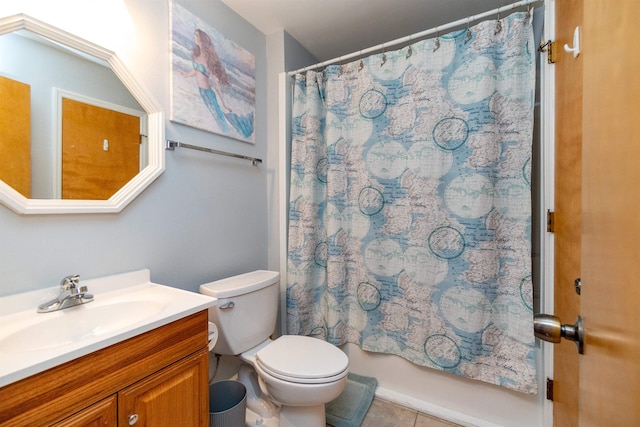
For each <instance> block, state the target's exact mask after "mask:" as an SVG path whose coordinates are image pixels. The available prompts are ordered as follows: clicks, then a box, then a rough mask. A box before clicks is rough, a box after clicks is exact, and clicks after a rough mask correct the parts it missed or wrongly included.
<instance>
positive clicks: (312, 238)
mask: <svg viewBox="0 0 640 427" xmlns="http://www.w3.org/2000/svg"><path fill="white" fill-rule="evenodd" d="M534 53H535V46H534V42H533V33H532V28H531V22H530V16H529V14H527V13H514V14H512V15H511V16H509V17H507V18H504V19H502V21H500V22H499V21H485V22H482V23H480V24H478V25H476V26H472V27H471V28H468V29H463V30H461V31H457V32H453V33H450V34H447V35H443V36H440V37H437V38H434V39H429V40H424V41H421V42H417V43H414V44H413V45H412V46H411V48H408V47H405V48H402V49H400V50H397V51H394V52H385V53H384V54H377V55H373V56H370V57H367V58H363V59H362V60H356V61H354V62H352V63H349V64H344V65H342V66H338V65H335V66H330V67H328V68H327V69H326V70H324V71H323V72H314V71H309V72H307V73H306V74H304V75H302V74H299V75H296V76H295V85H294V102H293V107H292V110H293V113H292V128H293V129H292V133H293V139H292V154H291V186H290V191H291V193H290V203H289V248H288V277H287V325H288V331H287V332H288V333H290V334H302V335H314V336H319V337H323V338H324V339H326V340H327V341H329V342H331V343H334V344H343V343H347V342H349V343H355V344H358V345H359V346H360V347H361V348H362V349H364V350H366V351H371V352H380V353H390V354H395V355H398V356H401V357H403V358H405V359H407V360H409V361H411V362H413V363H416V364H418V365H423V366H428V367H432V368H435V369H440V370H443V371H447V372H450V373H454V374H457V375H462V376H465V377H468V378H473V379H477V380H482V381H486V382H489V383H493V384H498V385H501V386H504V387H508V388H510V389H513V390H517V391H520V392H525V393H536V388H537V386H536V373H535V361H534V337H533V327H532V322H533V314H532V296H533V295H532V280H531V253H530V252H531V181H530V167H531V144H532V131H533V104H534V81H535V63H534Z"/></svg>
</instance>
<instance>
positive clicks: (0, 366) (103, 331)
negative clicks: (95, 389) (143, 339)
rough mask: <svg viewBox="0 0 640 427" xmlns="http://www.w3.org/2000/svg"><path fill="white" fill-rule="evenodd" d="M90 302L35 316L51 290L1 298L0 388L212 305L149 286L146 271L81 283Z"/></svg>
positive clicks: (51, 294) (177, 291)
mask: <svg viewBox="0 0 640 427" xmlns="http://www.w3.org/2000/svg"><path fill="white" fill-rule="evenodd" d="M81 284H82V285H83V286H87V287H88V288H89V290H88V292H90V293H91V294H93V296H94V300H93V302H90V303H86V304H82V305H79V306H75V307H71V308H67V309H64V310H59V311H54V312H51V313H37V312H36V308H37V306H38V305H39V304H40V303H42V302H44V301H45V300H48V299H51V298H52V297H54V296H55V293H57V289H56V288H51V289H48V290H44V291H33V292H27V293H24V294H20V295H12V296H9V297H4V298H0V387H2V386H4V385H7V384H9V383H11V382H14V381H18V380H20V379H22V378H25V377H27V376H29V375H33V374H34V373H37V372H41V371H43V370H45V369H48V368H51V367H53V366H56V365H58V364H61V363H64V362H67V361H70V360H72V359H74V358H76V357H80V356H83V355H85V354H88V353H91V352H93V351H95V350H99V349H101V348H104V347H107V346H109V345H112V344H115V343H117V342H119V341H122V340H125V339H128V338H131V337H133V336H136V335H139V334H141V333H144V332H147V331H150V330H151V329H154V328H157V327H159V326H163V325H166V324H168V323H170V322H173V321H175V320H178V319H180V318H182V317H185V316H188V315H190V314H194V313H197V312H198V311H201V310H205V309H207V308H208V307H211V306H213V305H215V304H216V299H215V298H211V297H208V296H205V295H201V294H198V293H195V292H188V291H184V290H181V289H177V288H172V287H169V286H163V285H158V284H155V283H151V282H150V274H149V270H141V271H137V272H133V273H126V274H120V275H115V276H109V277H104V278H100V279H92V280H85V281H81Z"/></svg>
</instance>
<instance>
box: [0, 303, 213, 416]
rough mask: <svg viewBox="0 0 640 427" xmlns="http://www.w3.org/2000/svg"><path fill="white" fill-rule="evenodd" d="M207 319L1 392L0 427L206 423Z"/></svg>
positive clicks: (189, 320) (183, 322) (168, 328)
mask: <svg viewBox="0 0 640 427" xmlns="http://www.w3.org/2000/svg"><path fill="white" fill-rule="evenodd" d="M207 317H208V315H207V311H206V310H205V311H201V312H199V313H196V314H193V315H191V316H187V317H185V318H183V319H180V320H177V321H175V322H172V323H170V324H168V325H165V326H162V327H159V328H156V329H154V330H152V331H149V332H146V333H144V334H141V335H138V336H136V337H133V338H130V339H128V340H126V341H122V342H120V343H117V344H114V345H112V346H110V347H107V348H105V349H102V350H98V351H96V352H94V353H91V354H88V355H86V356H83V357H80V358H78V359H75V360H72V361H70V362H67V363H64V364H62V365H60V366H57V367H54V368H51V369H49V370H47V371H44V372H42V373H40V374H36V375H33V376H31V377H28V378H25V379H23V380H21V381H18V382H15V383H12V384H9V385H7V386H5V387H2V388H0V426H49V425H53V426H55V427H62V426H64V427H77V426H83V427H87V426H92V427H93V426H95V427H98V426H100V427H107V426H109V427H111V426H128V425H135V426H146V427H163V426H167V427H169V426H181V427H183V426H184V427H191V426H193V427H199V426H206V425H208V423H209V384H208V366H209V356H208V348H207V335H208V331H207V329H208V328H207ZM133 421H135V423H133Z"/></svg>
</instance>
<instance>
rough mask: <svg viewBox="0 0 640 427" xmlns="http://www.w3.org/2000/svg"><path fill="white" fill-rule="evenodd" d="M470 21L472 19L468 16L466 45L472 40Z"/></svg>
mask: <svg viewBox="0 0 640 427" xmlns="http://www.w3.org/2000/svg"><path fill="white" fill-rule="evenodd" d="M469 19H470V17H468V16H467V33H466V34H465V36H464V44H467V43H468V42H469V40H471V28H469Z"/></svg>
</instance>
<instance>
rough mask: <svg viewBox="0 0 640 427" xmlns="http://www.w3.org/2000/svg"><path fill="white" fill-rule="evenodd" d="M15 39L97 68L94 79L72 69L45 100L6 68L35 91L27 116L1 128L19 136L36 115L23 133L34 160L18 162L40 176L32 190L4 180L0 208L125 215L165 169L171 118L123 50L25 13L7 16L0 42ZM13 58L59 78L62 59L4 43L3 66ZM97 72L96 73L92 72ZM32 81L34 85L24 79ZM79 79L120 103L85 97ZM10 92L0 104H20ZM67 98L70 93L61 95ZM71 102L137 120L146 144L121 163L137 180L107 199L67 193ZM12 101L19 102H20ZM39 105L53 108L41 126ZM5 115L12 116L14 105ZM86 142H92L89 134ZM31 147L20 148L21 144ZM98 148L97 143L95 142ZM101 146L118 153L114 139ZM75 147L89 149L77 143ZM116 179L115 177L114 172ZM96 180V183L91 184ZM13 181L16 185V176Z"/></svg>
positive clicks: (129, 179) (92, 93)
mask: <svg viewBox="0 0 640 427" xmlns="http://www.w3.org/2000/svg"><path fill="white" fill-rule="evenodd" d="M14 36H17V37H18V38H22V39H29V42H31V43H33V42H34V40H35V43H38V44H40V45H47V47H46V48H47V49H51V50H52V51H56V50H57V51H63V52H64V54H65V55H67V56H73V57H75V60H78V61H79V62H78V64H79V65H78V68H80V67H86V68H87V70H93V71H89V73H90V74H87V77H86V78H85V77H78V76H72V75H71V73H68V72H67V73H66V78H62V79H61V80H62V81H61V82H56V83H55V84H53V85H51V84H49V83H48V84H49V86H47V87H46V89H45V90H44V95H43V96H42V98H45V99H39V98H38V99H36V93H35V92H38V93H40V92H42V90H38V89H35V85H34V86H33V87H34V89H33V92H34V93H30V92H29V90H30V89H31V87H30V85H29V79H27V78H24V79H23V78H22V77H21V76H19V75H15V74H14V72H13V71H11V70H9V71H6V70H5V71H3V70H2V69H1V68H0V78H8V80H10V81H11V83H13V82H17V84H18V85H25V86H27V95H26V99H27V101H26V102H27V103H28V104H29V106H28V107H29V108H27V110H26V111H27V113H26V114H18V115H17V116H16V119H15V120H14V119H9V120H7V119H6V118H7V117H8V116H9V115H8V114H6V117H5V120H4V121H3V120H2V117H0V129H2V128H4V129H5V130H6V129H8V130H9V131H10V132H13V131H14V130H15V129H14V128H17V127H18V126H17V121H18V120H19V121H25V120H26V119H25V116H28V117H29V118H30V120H26V124H23V126H24V127H26V128H28V129H27V131H26V134H27V135H26V139H25V137H24V136H23V137H22V138H23V139H22V140H21V141H24V140H26V141H29V143H28V144H29V150H27V151H26V153H27V154H26V155H23V157H26V158H28V160H25V161H26V162H29V163H28V164H25V165H23V166H20V164H18V166H16V167H17V169H20V168H22V169H23V170H26V171H27V175H29V176H30V177H34V179H31V178H29V183H28V184H26V187H28V188H27V189H26V190H23V189H20V188H18V187H19V185H14V184H12V185H10V184H9V183H7V182H5V181H4V180H0V203H2V204H4V205H5V206H7V207H8V208H10V209H12V210H13V211H15V212H17V213H20V214H64V213H91V212H95V213H109V212H120V211H121V210H122V209H123V208H124V207H125V206H127V205H128V204H129V203H130V202H131V201H132V200H133V199H135V197H136V196H137V195H138V194H140V192H142V191H143V190H144V189H145V188H146V187H147V186H148V185H149V184H151V182H153V181H154V180H155V179H156V178H157V177H158V176H159V175H160V174H161V173H162V172H163V171H164V115H163V113H162V111H161V109H160V107H159V106H158V105H157V104H156V102H155V101H154V100H153V99H152V98H151V97H150V96H149V95H148V94H147V93H145V91H144V90H143V89H142V87H141V86H140V85H139V84H138V83H137V82H136V81H135V79H134V78H133V77H132V76H131V74H130V73H129V71H128V70H127V69H126V67H125V65H124V64H123V63H122V62H121V60H120V59H119V58H118V57H117V56H116V55H115V53H114V52H112V51H110V50H108V49H105V48H103V47H101V46H98V45H96V44H94V43H92V42H89V41H87V40H84V39H82V38H79V37H77V36H75V35H73V34H70V33H68V32H66V31H63V30H60V29H58V28H56V27H54V26H51V25H49V24H47V23H44V22H42V21H39V20H37V19H35V18H32V17H30V16H27V15H24V14H19V15H13V16H9V17H5V18H0V41H2V38H3V37H4V38H8V37H14ZM14 50H15V48H14ZM7 55H16V56H17V55H21V56H23V57H26V61H30V63H31V66H30V67H31V68H36V69H37V70H39V72H41V73H50V74H53V70H55V69H56V67H57V66H58V64H57V62H56V61H53V60H52V61H53V62H51V63H49V62H47V61H46V60H44V59H43V57H42V56H40V55H38V56H33V57H30V56H28V55H26V54H25V52H24V51H18V52H15V51H14V52H12V51H11V49H10V48H3V44H2V43H0V62H3V63H8V62H9V61H7V60H6V59H5V58H7ZM23 59H24V58H23ZM28 63H29V62H28ZM64 67H69V65H64V66H61V68H63V69H64ZM91 67H94V68H93V69H92V68H91ZM68 69H69V68H67V70H68ZM96 70H97V71H96ZM74 71H75V68H74ZM98 75H105V79H111V80H113V81H103V80H99V81H98V80H97V78H98V77H97V76H98ZM109 75H110V76H109ZM24 80H27V81H26V82H24ZM74 82H75V83H78V82H82V84H83V85H92V84H93V85H94V86H96V87H100V90H102V92H105V91H107V92H109V93H108V95H109V96H106V97H108V98H113V99H99V98H101V96H100V95H96V94H100V90H97V91H96V90H88V91H87V92H88V93H78V92H77V91H78V89H76V87H78V85H76V86H73V84H72V83H74ZM3 92H4V94H3V95H2V96H1V97H0V102H2V98H9V99H12V98H11V96H13V95H11V96H8V95H9V94H10V93H11V94H13V92H10V91H8V90H3ZM61 93H62V94H66V95H64V96H61V95H60V94H61ZM38 96H40V94H39V95H38ZM63 97H65V101H66V98H68V99H69V100H70V101H71V102H77V101H82V104H83V106H85V104H86V105H88V104H91V105H90V106H91V107H96V108H98V109H106V110H105V111H108V112H109V113H111V112H112V111H117V112H119V113H123V114H124V115H125V116H127V117H129V116H131V117H133V118H137V121H136V122H135V125H134V126H137V129H135V132H137V133H136V135H135V137H136V138H137V140H138V144H137V145H136V147H135V148H134V150H136V152H135V156H133V155H132V156H130V157H131V159H128V158H127V156H126V155H124V156H125V157H124V160H119V161H120V163H121V164H124V162H125V161H126V162H127V163H131V164H132V165H133V166H131V167H130V168H129V172H128V173H129V175H125V176H124V178H120V180H121V183H119V184H117V185H116V186H115V187H114V188H113V189H112V190H109V191H108V192H107V193H106V194H104V195H96V196H83V194H94V193H82V192H80V193H74V194H71V193H67V194H71V195H69V196H65V195H64V191H61V190H60V185H61V184H60V182H61V178H60V175H61V173H62V172H61V170H63V169H64V168H65V166H64V164H63V163H64V160H61V158H60V157H59V156H58V155H59V154H60V151H61V148H60V146H61V143H60V141H61V140H62V139H63V137H62V135H63V125H62V123H63V121H62V116H63V114H62V113H61V111H63V110H62V101H61V99H62V98H63ZM12 104H14V103H13V102H12ZM39 104H43V105H45V106H46V108H47V110H46V112H45V113H44V114H46V120H39V121H37V122H36V123H33V117H35V116H36V112H35V111H34V114H31V106H32V105H34V106H35V105H39ZM7 108H9V109H13V110H15V109H16V108H17V107H15V106H14V105H11V106H10V107H7ZM34 109H35V107H34ZM0 111H1V109H0ZM5 111H7V109H6V108H5ZM84 114H85V115H87V116H91V117H92V118H95V117H97V114H96V113H95V112H94V111H91V112H90V113H86V112H85V113H84ZM68 116H69V115H68ZM47 120H49V123H48V124H46V123H45V122H47ZM43 123H45V124H43ZM14 124H15V126H14ZM86 127H87V126H85V128H86ZM89 127H91V126H89ZM93 127H95V126H93ZM116 127H122V125H117V126H116ZM69 128H70V126H68V125H65V131H66V129H69ZM90 130H91V129H84V130H81V131H80V132H81V133H82V132H84V133H82V135H86V133H87V132H89V131H90ZM5 139H7V138H5ZM36 139H37V140H39V141H40V142H39V144H40V146H35V145H34V144H35V140H36ZM84 139H89V138H88V137H86V138H84ZM84 139H83V138H80V140H81V141H84ZM94 139H95V138H94V137H93V139H91V141H94ZM76 141H78V140H76ZM25 144H26V143H22V144H20V143H19V144H18V145H25ZM92 144H96V143H95V142H92ZM97 144H98V145H99V147H100V148H99V150H100V151H104V152H108V151H109V150H111V151H114V152H115V151H116V150H114V149H112V146H113V147H114V148H115V145H114V144H111V142H110V141H109V140H108V138H104V139H102V138H99V139H98V142H97ZM43 145H44V147H43ZM75 145H82V144H79V143H75ZM34 147H35V148H34ZM42 151H50V152H51V153H53V154H52V155H51V156H42V155H41V152H42ZM121 156H122V155H121ZM2 158H3V162H5V163H8V162H9V159H11V161H14V159H15V161H17V158H19V156H18V155H16V156H13V155H12V154H11V152H9V151H8V150H7V152H3V153H2ZM77 159H78V157H73V158H72V160H71V161H70V162H69V161H67V164H69V163H70V164H80V163H82V162H80V161H78V160H77ZM85 163H87V164H88V165H89V169H95V170H96V174H98V175H101V176H105V175H109V176H111V175H112V173H111V172H105V170H104V169H100V167H99V165H98V163H95V164H92V163H91V162H85ZM131 168H134V169H131ZM115 169H122V168H115ZM43 171H44V172H43ZM115 174H116V173H115V172H114V173H113V175H115ZM39 175H45V176H46V178H44V182H42V183H40V181H43V178H42V177H41V176H39ZM95 179H97V178H95ZM95 179H94V178H92V177H90V178H89V180H95ZM6 180H7V181H9V178H7V179H6ZM14 187H16V188H14ZM78 194H79V196H78Z"/></svg>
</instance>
